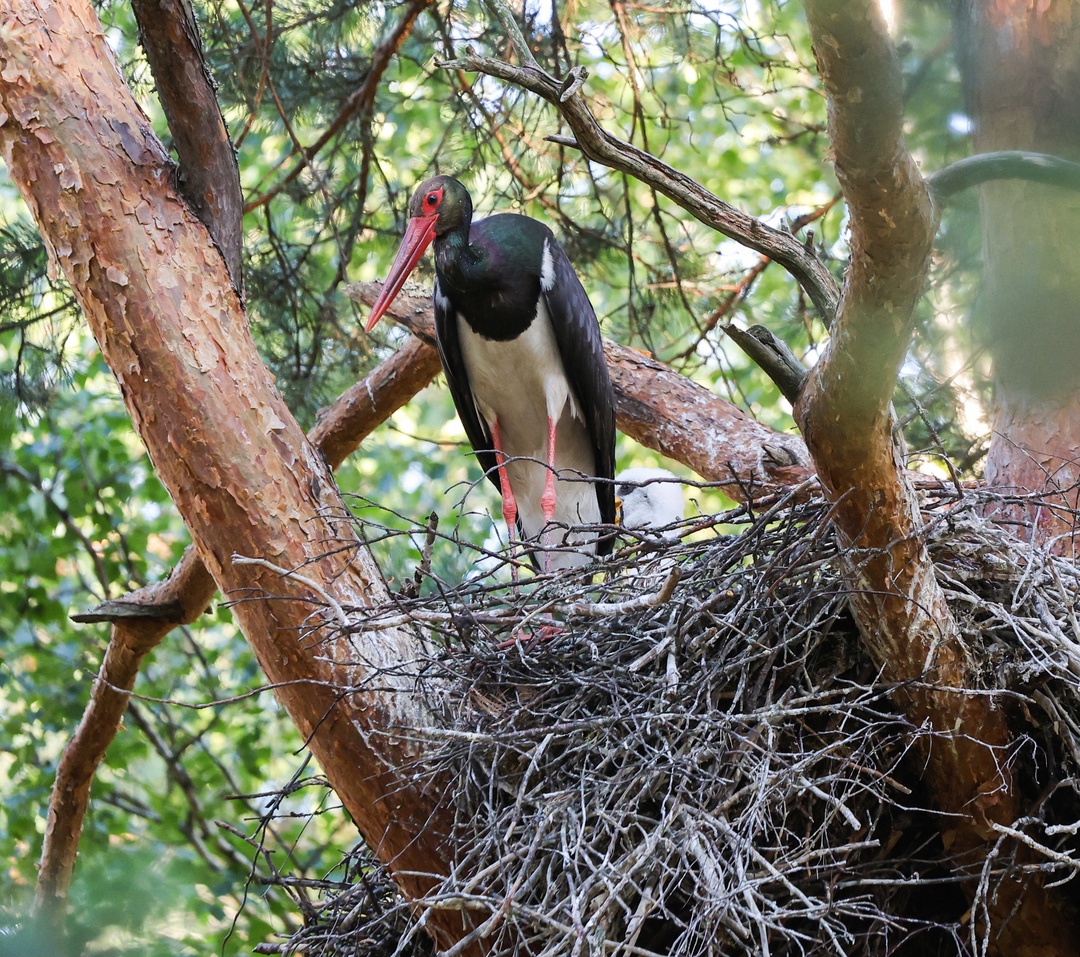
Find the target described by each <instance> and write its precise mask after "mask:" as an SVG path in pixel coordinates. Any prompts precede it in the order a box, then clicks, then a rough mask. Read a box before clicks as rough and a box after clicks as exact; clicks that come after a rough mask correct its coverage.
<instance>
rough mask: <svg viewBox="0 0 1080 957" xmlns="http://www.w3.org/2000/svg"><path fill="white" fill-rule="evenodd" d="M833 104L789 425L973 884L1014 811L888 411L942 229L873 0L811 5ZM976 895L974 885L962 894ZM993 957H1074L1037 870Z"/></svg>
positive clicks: (998, 899) (996, 929)
mask: <svg viewBox="0 0 1080 957" xmlns="http://www.w3.org/2000/svg"><path fill="white" fill-rule="evenodd" d="M805 5H806V13H807V19H808V20H809V23H810V30H811V36H812V38H813V43H814V53H815V56H816V59H817V63H818V69H819V70H820V72H821V76H822V80H823V82H824V85H825V89H826V92H827V94H828V97H829V134H830V139H831V141H832V146H833V151H834V156H835V164H836V173H837V178H838V179H839V181H840V185H841V188H842V189H843V192H844V198H845V200H846V202H847V204H848V210H849V214H850V221H851V262H850V265H849V267H848V271H847V274H846V276H845V281H844V292H843V296H842V297H841V301H840V307H839V310H838V312H837V317H836V321H835V323H834V325H833V326H832V329H831V330H830V332H831V337H830V340H829V344H828V348H827V350H826V352H825V355H824V356H823V357H822V359H821V361H820V362H819V363H818V364H817V365H816V366H815V367H814V369H813V370H812V372H811V374H810V376H809V377H808V379H807V382H806V385H805V387H804V389H803V393H802V395H801V396H800V398H799V401H798V402H797V403H796V406H795V418H796V421H797V422H798V423H799V427H800V428H801V429H802V432H803V436H804V437H805V439H806V444H807V447H808V448H809V450H810V454H811V456H812V457H813V461H814V464H815V465H816V466H817V470H818V476H819V478H820V480H821V484H822V487H823V488H824V489H825V492H826V494H827V495H828V496H829V497H830V498H831V499H832V500H833V501H834V502H835V503H836V505H835V518H834V523H835V525H836V527H837V530H838V532H839V534H840V537H841V539H842V541H843V543H844V545H845V546H846V548H845V553H844V555H845V561H846V563H847V565H848V575H849V578H850V585H851V591H850V595H851V598H850V601H851V607H852V611H853V613H854V616H855V619H856V621H857V622H858V625H859V629H860V632H861V633H862V637H863V642H864V644H865V646H866V648H867V650H868V651H869V652H870V654H871V655H872V656H873V657H874V658H875V659H876V660H877V661H878V662H879V663H880V665H881V667H882V670H883V673H884V675H885V677H886V678H887V679H889V680H892V681H896V682H897V683H898V684H899V687H898V689H897V692H896V698H897V700H898V702H899V703H900V704H901V706H902V707H903V709H904V711H905V712H906V714H907V715H908V717H909V719H910V720H911V721H912V722H913V724H915V725H918V726H924V727H930V728H932V729H933V730H934V733H935V739H934V741H933V743H932V745H931V746H930V748H929V749H928V751H927V753H926V754H925V769H926V770H925V775H926V780H927V784H928V787H929V789H930V792H931V794H932V796H933V799H934V803H935V805H936V806H937V807H938V808H939V809H940V810H941V811H943V812H944V813H945V818H944V819H943V820H944V821H947V823H943V834H942V837H943V840H944V842H945V844H946V846H947V847H949V848H950V850H951V851H953V852H954V854H955V858H956V861H957V866H958V869H959V870H960V872H961V873H965V874H968V875H970V876H972V878H974V875H976V874H977V873H978V871H979V868H980V866H981V862H982V861H983V860H985V858H986V855H987V853H988V851H989V850H990V848H991V847H993V845H994V843H995V841H996V840H997V836H998V831H997V828H998V827H1000V826H1003V825H1004V826H1011V825H1012V824H1013V823H1014V822H1015V820H1016V819H1017V818H1018V817H1019V815H1020V809H1021V803H1020V798H1021V795H1020V794H1019V793H1018V787H1017V785H1016V782H1015V781H1014V780H1013V777H1012V772H1011V771H1010V769H1009V767H1008V762H1007V761H1003V760H1002V758H1001V756H1002V755H1003V754H1008V752H1009V751H1010V749H1011V748H1012V747H1013V746H1014V743H1013V740H1012V736H1011V734H1010V730H1009V728H1008V725H1007V723H1006V720H1005V716H1004V714H1003V713H1002V712H1001V710H1000V709H997V708H995V707H994V706H993V703H992V702H991V701H990V700H989V699H988V698H987V697H985V696H982V695H974V694H969V693H967V692H969V691H970V689H972V688H973V687H974V686H975V682H974V673H973V668H972V664H971V662H970V661H969V660H968V656H967V652H966V650H965V648H964V646H963V643H962V642H961V640H960V637H959V633H958V629H957V627H956V622H955V620H954V619H953V616H952V612H951V611H950V609H949V607H948V605H947V603H946V601H945V597H944V595H943V593H942V590H941V588H940V586H939V585H938V582H937V579H936V577H935V574H934V570H933V566H932V565H931V563H930V560H929V557H928V555H927V552H926V548H925V546H924V545H923V542H922V535H921V532H920V526H921V520H920V516H919V511H918V503H917V502H916V501H915V499H914V495H913V492H912V489H911V487H910V485H909V483H908V481H907V478H906V476H905V475H904V472H903V468H902V461H901V455H900V452H899V449H898V448H897V444H896V442H895V441H894V437H893V432H894V429H895V420H894V416H893V414H892V409H891V405H890V400H891V398H892V393H893V389H894V386H895V382H896V375H897V373H898V371H899V368H900V364H901V363H902V361H903V359H904V355H905V353H906V351H907V348H908V344H909V341H910V336H911V331H912V326H913V323H914V308H915V305H916V303H917V302H918V300H919V299H920V298H921V296H922V292H923V287H924V283H925V279H926V272H927V268H928V265H929V256H930V250H931V248H932V243H933V237H934V231H935V218H934V214H933V210H932V208H931V203H930V198H929V195H928V191H927V187H926V184H925V182H924V181H923V180H922V177H921V176H920V174H919V172H918V170H917V168H916V166H915V162H914V160H913V159H912V157H911V155H910V154H909V153H908V151H907V148H906V147H905V145H904V141H903V136H902V124H903V103H902V89H903V85H902V83H901V81H900V71H899V65H898V62H897V59H896V56H895V51H894V50H893V46H892V42H891V40H890V39H889V36H888V31H887V29H886V27H885V23H884V20H883V18H882V16H881V12H880V9H879V8H878V5H877V3H875V2H873V0H806V4H805ZM969 886H970V889H972V890H974V886H975V882H974V879H973V880H972V882H971V884H970V885H969ZM984 913H985V914H986V917H987V921H988V923H989V925H990V926H989V927H988V928H986V930H987V939H988V943H989V948H990V953H992V954H1000V955H1002V957H1005V955H1008V957H1013V955H1032V957H1035V955H1043V954H1048V953H1055V954H1061V955H1065V954H1073V953H1076V952H1077V948H1078V944H1077V934H1076V928H1075V927H1074V926H1073V924H1072V921H1071V915H1069V914H1066V913H1064V912H1063V908H1062V907H1061V906H1060V902H1059V901H1058V900H1057V899H1056V898H1055V897H1054V896H1053V895H1052V894H1051V893H1049V892H1048V891H1047V890H1046V889H1045V888H1044V887H1043V885H1042V881H1041V878H1040V877H1039V876H1038V875H1035V876H1032V877H1030V878H1028V879H1026V880H1017V881H1012V880H1009V881H1006V882H1002V883H1001V884H1000V885H998V887H997V888H996V891H995V893H994V894H993V895H992V899H990V900H987V901H985V911H984Z"/></svg>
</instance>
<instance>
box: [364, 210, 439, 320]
mask: <svg viewBox="0 0 1080 957" xmlns="http://www.w3.org/2000/svg"><path fill="white" fill-rule="evenodd" d="M437 218H438V216H437V215H436V214H434V213H433V214H432V215H430V216H414V217H413V218H412V219H410V220H409V225H408V228H407V229H406V230H405V236H404V238H403V239H402V240H401V245H400V246H399V247H398V251H397V256H396V258H395V259H394V265H393V266H391V267H390V275H388V276H387V277H386V282H384V283H383V287H382V292H380V293H379V298H378V299H376V300H375V305H374V306H372V307H371V316H370V317H369V318H368V321H367V325H366V326H364V331H365V332H371V330H372V329H374V328H375V323H377V322H378V321H379V320H380V319H381V318H382V317H383V313H385V312H386V310H387V309H388V308H389V306H390V303H392V302H393V301H394V297H395V296H396V295H397V294H398V293H399V292H401V287H402V286H404V285H405V280H406V279H408V278H409V273H411V272H412V271H413V270H414V269H415V268H416V264H417V263H418V262H420V257H421V256H423V255H424V252H425V250H426V249H427V248H428V246H430V245H431V241H432V240H433V239H434V238H435V220H436V219H437Z"/></svg>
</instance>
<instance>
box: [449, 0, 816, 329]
mask: <svg viewBox="0 0 1080 957" xmlns="http://www.w3.org/2000/svg"><path fill="white" fill-rule="evenodd" d="M488 5H489V7H491V9H492V10H493V11H495V13H496V16H497V17H499V19H500V22H502V21H504V20H507V19H508V20H510V21H513V15H512V14H510V13H509V11H508V10H506V9H505V4H504V3H503V0H488ZM514 30H515V31H516V32H517V39H516V40H515V41H514V42H515V46H517V49H518V55H519V56H520V57H521V59H522V61H523V62H524V64H525V65H524V66H514V65H512V64H510V63H506V62H504V61H502V60H497V59H494V58H492V57H485V56H479V55H478V54H476V53H475V52H474V51H473V49H472V48H471V47H466V52H465V56H463V57H459V58H458V59H455V60H448V61H437V65H438V66H440V67H442V68H443V69H448V70H465V71H467V72H471V73H484V74H487V75H488V76H493V77H495V78H496V79H500V80H505V81H507V82H508V83H512V84H514V85H515V86H519V87H521V88H522V89H525V90H528V91H530V92H531V93H535V94H536V95H537V96H540V97H542V98H543V99H545V100H547V102H548V103H550V104H552V105H553V106H554V107H555V108H556V109H557V110H558V111H559V113H560V115H561V116H562V118H563V119H564V120H565V121H566V123H567V125H568V126H569V127H570V129H571V130H572V131H573V133H574V137H575V139H574V140H573V142H572V144H571V145H573V146H575V147H576V148H577V149H580V150H581V151H582V153H584V154H585V156H586V157H587V158H588V159H590V160H592V161H594V162H597V163H602V164H603V165H605V166H608V167H610V168H611V169H616V170H619V171H620V172H623V173H626V174H628V175H630V176H633V177H635V178H636V179H638V180H641V182H643V183H647V184H648V185H649V186H651V187H652V188H653V189H655V190H656V191H657V192H660V193H663V194H664V195H665V196H667V197H668V199H670V200H672V201H673V202H675V203H676V204H677V205H678V206H680V207H682V208H683V209H685V210H686V211H687V212H689V213H690V214H691V215H692V216H694V217H695V218H696V219H698V220H700V221H701V222H702V223H704V224H705V225H706V226H710V227H711V228H713V229H716V230H717V231H718V232H721V233H723V234H724V235H725V236H728V237H730V238H731V239H734V240H736V241H738V242H740V243H742V244H743V245H744V246H748V247H749V248H751V249H755V250H757V251H758V252H760V253H762V254H764V255H766V256H768V257H769V258H770V259H773V260H775V261H776V262H778V263H780V265H782V266H783V267H784V268H785V269H787V271H788V272H790V273H791V275H792V276H794V277H795V279H796V281H798V283H799V284H800V285H801V286H802V287H803V289H804V290H806V294H807V295H808V296H809V297H810V299H811V301H812V302H813V303H814V305H815V306H816V307H817V308H818V310H819V311H820V313H821V315H822V317H823V319H824V320H825V322H826V323H829V322H831V320H832V317H833V315H834V314H835V312H836V303H837V298H838V289H837V287H836V282H835V280H834V279H833V277H832V275H831V274H830V273H829V271H828V269H827V268H826V267H825V265H824V263H822V262H821V260H819V259H818V258H817V256H816V255H815V254H814V252H813V250H812V249H807V248H806V247H805V246H804V245H803V244H802V243H801V242H799V240H798V239H796V238H795V237H794V236H792V235H791V234H790V233H785V232H782V231H780V230H778V229H773V228H772V227H770V226H766V225H765V224H764V223H762V222H761V221H760V220H757V219H755V218H754V217H753V216H750V215H748V214H746V213H744V212H742V211H741V210H739V209H736V208H735V207H734V206H731V205H729V204H728V203H725V202H724V201H723V200H722V199H720V198H719V197H718V196H715V195H714V194H712V193H710V192H709V191H708V190H707V189H705V188H704V187H703V186H701V184H700V183H697V182H695V181H694V180H693V179H691V178H690V177H689V176H687V175H685V174H684V173H681V172H679V170H677V169H674V168H672V167H671V166H668V165H667V164H666V163H664V162H661V161H660V160H659V159H657V158H656V157H655V156H653V155H652V154H650V153H647V152H646V151H644V150H642V149H639V148H638V147H636V146H634V145H633V144H632V143H628V142H626V141H625V140H621V139H619V138H617V137H615V136H612V135H611V134H610V133H608V132H606V131H605V130H604V129H603V128H602V127H601V126H600V124H599V123H598V122H597V120H596V117H595V116H593V114H592V112H591V111H590V109H589V107H588V105H587V103H586V102H585V98H584V97H583V96H582V95H581V92H580V89H581V85H582V83H583V82H584V79H585V77H586V74H585V71H584V70H581V69H576V70H574V71H571V73H570V74H568V75H567V76H566V77H563V78H561V79H560V78H557V77H553V76H551V75H550V74H549V73H546V72H545V71H544V70H542V69H541V68H540V67H539V66H538V65H536V62H535V60H533V58H532V55H531V54H530V53H529V52H528V44H527V43H526V41H525V40H524V38H523V37H521V34H520V31H519V30H518V29H517V26H516V24H515V25H514ZM510 37H511V39H512V40H514V34H513V33H511V34H510ZM560 142H564V140H560Z"/></svg>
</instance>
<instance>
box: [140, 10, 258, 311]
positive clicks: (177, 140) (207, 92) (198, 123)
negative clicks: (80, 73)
mask: <svg viewBox="0 0 1080 957" xmlns="http://www.w3.org/2000/svg"><path fill="white" fill-rule="evenodd" d="M131 6H132V9H133V10H134V12H135V19H136V20H137V21H138V23H139V35H140V37H141V39H142V45H143V49H144V50H145V51H146V59H147V62H148V63H149V64H150V69H151V71H152V72H153V74H154V81H155V83H156V84H157V89H158V98H159V99H160V101H161V107H162V109H163V110H164V111H165V118H166V119H167V120H168V122H169V132H170V133H172V138H173V145H174V146H175V147H176V152H177V155H178V156H179V158H180V175H179V177H178V184H177V185H178V188H179V190H180V192H181V193H182V194H183V196H184V198H185V199H187V201H188V202H189V203H191V206H192V209H194V210H195V214H196V215H197V216H198V217H199V219H201V220H202V222H203V225H205V226H206V228H207V229H209V230H210V235H211V236H212V237H213V239H214V242H215V243H217V246H218V248H219V249H220V250H221V255H222V256H224V257H225V264H226V265H227V266H228V269H229V276H230V277H231V279H232V282H233V286H234V287H235V288H236V290H237V291H240V290H241V289H242V288H243V279H242V276H241V263H242V256H243V231H242V225H241V220H242V218H243V216H242V212H241V210H242V209H243V206H244V197H243V193H242V191H241V189H240V168H239V166H238V165H237V163H236V154H235V153H234V152H233V147H232V141H231V140H230V139H229V131H228V130H227V129H226V128H225V119H224V117H222V115H221V108H220V107H219V106H218V101H217V94H216V93H215V92H214V83H213V80H212V79H211V78H210V72H209V70H207V68H206V61H205V60H204V59H203V51H202V41H201V40H200V39H199V27H198V24H197V23H196V20H195V12H194V10H192V7H191V3H190V0H132V4H131Z"/></svg>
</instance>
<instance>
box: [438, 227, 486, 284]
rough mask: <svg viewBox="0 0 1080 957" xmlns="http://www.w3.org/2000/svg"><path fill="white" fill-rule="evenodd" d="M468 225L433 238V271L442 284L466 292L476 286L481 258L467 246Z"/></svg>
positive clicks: (472, 248)
mask: <svg viewBox="0 0 1080 957" xmlns="http://www.w3.org/2000/svg"><path fill="white" fill-rule="evenodd" d="M470 225H471V224H470V223H468V222H465V223H462V224H461V225H460V226H455V227H454V228H453V229H448V230H447V231H446V232H445V233H442V234H441V235H439V236H436V237H435V271H436V272H437V273H438V275H439V279H440V280H441V281H442V282H443V284H445V285H447V286H449V287H450V288H451V289H454V290H461V291H464V290H467V289H469V287H470V286H474V285H476V284H477V282H478V280H479V279H480V276H479V273H480V271H481V269H482V267H483V256H482V254H481V252H480V251H479V250H478V249H476V248H475V247H473V246H471V245H469V227H470Z"/></svg>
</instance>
